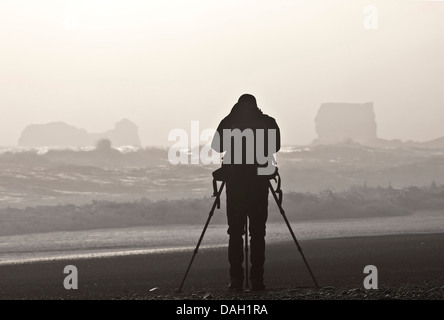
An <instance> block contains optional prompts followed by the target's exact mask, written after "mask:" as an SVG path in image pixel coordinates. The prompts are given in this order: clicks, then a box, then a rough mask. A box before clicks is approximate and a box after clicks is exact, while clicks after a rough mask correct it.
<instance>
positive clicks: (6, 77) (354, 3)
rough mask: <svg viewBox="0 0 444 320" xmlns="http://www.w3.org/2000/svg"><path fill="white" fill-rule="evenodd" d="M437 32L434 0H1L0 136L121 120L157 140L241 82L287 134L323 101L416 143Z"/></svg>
mask: <svg viewBox="0 0 444 320" xmlns="http://www.w3.org/2000/svg"><path fill="white" fill-rule="evenodd" d="M367 5H374V6H376V8H377V9H378V15H379V21H378V22H379V26H378V29H377V30H366V29H365V28H364V26H363V21H364V19H365V14H364V12H363V11H364V8H365V7H366V6H367ZM443 39H444V1H442V2H419V1H409V0H383V1H380V0H379V1H373V0H366V1H361V0H267V1H265V0H236V1H234V0H188V1H186V0H156V1H150V0H72V1H68V0H66V1H63V0H58V1H57V0H38V1H36V0H11V1H9V0H0V41H1V42H0V45H1V47H0V108H1V109H0V110H1V117H0V145H16V144H17V141H18V138H19V135H20V132H21V130H22V129H24V127H25V126H26V125H28V124H31V123H48V122H52V121H64V122H67V123H69V124H72V125H75V126H77V127H80V128H85V129H87V130H88V131H90V132H101V131H105V130H108V129H111V128H112V127H113V126H114V123H115V122H117V121H119V120H120V119H122V118H128V119H130V120H132V121H134V122H135V123H136V124H137V125H138V126H139V130H140V136H141V139H142V142H143V144H144V145H167V144H168V133H169V131H170V130H172V129H175V128H183V129H187V130H189V127H190V122H191V121H196V120H197V121H200V123H201V129H205V128H215V127H216V126H217V124H218V123H219V121H220V120H221V118H222V117H224V116H225V115H226V114H227V113H228V112H229V110H230V109H231V107H232V106H233V105H234V103H235V102H236V101H237V99H238V98H239V96H240V95H241V94H243V93H251V94H253V95H255V96H256V98H257V100H258V103H259V107H260V108H261V109H262V110H263V111H264V112H265V113H267V114H270V115H271V116H273V117H274V118H276V120H277V122H278V124H279V125H280V127H281V131H282V142H283V143H284V144H306V143H310V142H311V141H312V140H313V139H314V138H315V137H316V135H315V127H314V118H315V115H316V112H317V110H318V108H319V106H320V105H321V103H324V102H360V103H362V102H368V101H373V102H374V104H375V111H376V117H377V122H378V134H379V136H380V137H382V138H387V139H393V138H399V139H402V140H410V139H413V140H418V141H425V140H429V139H433V138H437V137H440V136H444V87H443V84H444V58H443V57H444V40H443Z"/></svg>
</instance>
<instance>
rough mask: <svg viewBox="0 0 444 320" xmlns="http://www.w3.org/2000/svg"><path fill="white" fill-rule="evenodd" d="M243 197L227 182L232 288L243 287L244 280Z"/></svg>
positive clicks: (229, 259) (229, 258) (229, 257)
mask: <svg viewBox="0 0 444 320" xmlns="http://www.w3.org/2000/svg"><path fill="white" fill-rule="evenodd" d="M241 198H242V197H241V196H240V190H239V188H237V186H236V185H233V184H227V218H228V231H227V233H228V234H229V241H228V261H229V262H230V280H231V284H230V288H231V289H242V287H243V280H244V269H243V266H242V263H243V260H244V252H243V238H242V236H243V234H244V222H245V213H244V211H243V205H242V203H241V201H242V199H241Z"/></svg>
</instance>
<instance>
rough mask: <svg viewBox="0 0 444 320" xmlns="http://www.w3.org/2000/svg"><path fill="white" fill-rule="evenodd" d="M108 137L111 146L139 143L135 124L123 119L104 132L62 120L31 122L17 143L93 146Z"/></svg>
mask: <svg viewBox="0 0 444 320" xmlns="http://www.w3.org/2000/svg"><path fill="white" fill-rule="evenodd" d="M102 139H108V140H110V141H111V143H112V145H113V146H116V147H118V146H128V145H140V144H141V143H140V138H139V134H138V128H137V126H136V125H135V124H134V123H133V122H131V121H129V120H127V119H123V120H121V121H119V122H118V123H116V125H115V127H114V129H112V130H109V131H106V132H104V133H88V132H87V131H86V130H84V129H79V128H76V127H73V126H71V125H68V124H66V123H64V122H53V123H48V124H33V125H30V126H28V127H26V128H25V129H24V130H23V132H22V134H21V136H20V139H19V142H18V145H19V146H23V147H83V146H95V145H96V144H97V142H98V141H100V140H102Z"/></svg>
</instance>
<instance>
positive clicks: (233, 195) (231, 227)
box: [212, 94, 280, 290]
mask: <svg viewBox="0 0 444 320" xmlns="http://www.w3.org/2000/svg"><path fill="white" fill-rule="evenodd" d="M236 129H239V130H240V131H239V130H237V132H238V133H239V132H242V133H245V137H244V138H241V141H242V144H241V145H242V148H241V149H239V148H237V149H236V142H235V141H234V140H235V138H231V137H230V138H231V144H230V145H227V142H228V141H226V140H227V136H224V133H227V130H231V131H232V132H234V131H233V130H236ZM258 129H262V130H263V132H265V136H264V139H262V140H261V139H260V138H258V135H257V132H258V131H257V130H258ZM270 129H271V130H273V131H274V132H275V136H273V135H271V137H272V139H273V138H274V140H275V141H272V143H271V144H269V140H268V135H269V132H270V131H268V130H270ZM247 130H250V132H254V142H253V146H251V139H250V142H249V140H248V138H247V136H248V135H247V134H246V131H247ZM217 133H218V134H216V135H215V137H214V139H213V141H212V148H213V149H214V150H215V151H217V152H227V153H226V154H225V156H224V160H223V165H222V168H223V169H224V170H223V171H224V172H225V174H224V175H225V179H224V180H226V182H227V184H226V186H227V189H226V194H227V218H228V234H229V244H228V259H229V262H230V278H231V282H230V286H229V288H230V289H232V290H242V289H243V281H244V269H243V266H242V263H243V260H244V254H243V238H242V236H243V235H244V230H245V222H246V219H247V217H248V219H249V233H250V236H251V241H250V243H251V256H250V261H251V269H250V279H251V284H252V289H253V290H263V289H265V286H264V279H263V274H264V261H265V224H266V221H267V218H268V181H269V176H267V175H259V174H258V168H260V167H266V166H267V165H266V164H263V163H258V162H257V159H256V158H257V157H256V155H257V150H258V149H260V148H258V143H262V144H264V146H263V149H262V150H265V151H268V152H265V153H264V154H265V155H266V156H268V157H269V158H270V157H271V158H272V157H273V154H274V153H276V152H277V151H279V149H280V132H279V127H278V125H277V124H276V121H275V120H274V119H273V118H272V117H269V116H268V115H265V114H263V113H262V111H261V110H260V109H259V108H258V107H257V104H256V99H255V97H254V96H252V95H249V94H245V95H242V96H241V97H240V98H239V101H238V103H237V104H236V105H235V106H234V107H233V109H232V110H231V112H230V114H229V115H228V116H227V117H225V118H224V119H223V120H222V121H221V123H220V124H219V126H218V128H217ZM224 137H225V138H226V139H225V140H224ZM248 143H250V145H248ZM227 146H229V147H231V150H227V149H228V147H227ZM249 147H250V148H249ZM239 152H242V156H241V159H242V162H241V163H239V162H235V161H234V160H233V159H235V158H236V156H237V154H236V153H239ZM230 153H231V154H230ZM230 156H231V157H230ZM251 156H253V157H254V159H255V160H254V162H253V163H252V162H251V161H250V162H249V161H248V159H251ZM227 157H230V159H227ZM270 165H271V164H270ZM273 168H274V166H273ZM273 171H274V170H273ZM247 258H248V257H247Z"/></svg>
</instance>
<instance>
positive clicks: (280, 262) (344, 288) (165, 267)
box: [0, 234, 444, 300]
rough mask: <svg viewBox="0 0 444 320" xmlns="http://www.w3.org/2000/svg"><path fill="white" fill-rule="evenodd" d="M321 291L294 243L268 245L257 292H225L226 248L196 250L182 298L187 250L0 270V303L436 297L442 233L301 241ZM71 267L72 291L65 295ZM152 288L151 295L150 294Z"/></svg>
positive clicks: (443, 277) (442, 270)
mask: <svg viewBox="0 0 444 320" xmlns="http://www.w3.org/2000/svg"><path fill="white" fill-rule="evenodd" d="M301 246H302V248H303V250H304V253H305V255H306V257H307V259H308V261H309V263H310V265H311V267H312V269H313V272H314V274H315V275H316V277H317V279H318V282H319V284H320V286H321V287H322V288H321V289H319V290H318V289H315V288H314V287H313V282H312V280H311V278H310V276H309V274H308V272H307V270H306V268H305V266H304V265H303V262H302V259H301V257H300V255H299V253H298V251H297V250H296V247H295V245H294V243H292V242H285V243H278V244H270V245H268V246H267V261H266V265H265V267H266V270H265V284H266V286H267V290H266V291H264V292H258V293H256V292H250V291H245V292H242V293H232V292H229V291H228V290H227V289H226V287H227V285H228V282H229V278H228V262H227V254H226V248H221V249H202V250H200V251H199V253H198V255H197V257H196V260H195V262H194V264H193V267H192V269H191V271H190V274H189V276H188V278H187V281H186V283H185V286H184V289H183V292H182V293H176V292H175V291H176V289H177V288H178V286H179V284H180V281H181V279H182V277H183V274H184V272H185V269H186V266H187V265H188V262H189V259H190V258H191V255H192V252H191V251H187V252H178V253H159V254H150V255H143V256H140V255H139V256H126V257H114V258H103V259H87V260H78V261H72V260H70V261H53V262H40V263H32V264H22V265H7V266H0V299H157V300H172V299H239V300H254V299H443V298H444V250H443V248H444V234H419V235H396V236H380V237H356V238H339V239H324V240H307V241H301ZM66 265H75V266H76V267H77V268H78V272H79V288H78V290H65V289H64V287H63V279H64V278H65V276H66V275H65V274H64V273H63V269H64V267H65V266H66ZM367 265H374V266H376V267H377V268H378V276H379V277H378V278H379V289H378V290H371V291H367V290H364V287H363V280H364V278H365V276H366V275H365V274H363V270H364V267H365V266H367ZM153 288H155V289H154V290H151V289H153Z"/></svg>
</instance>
